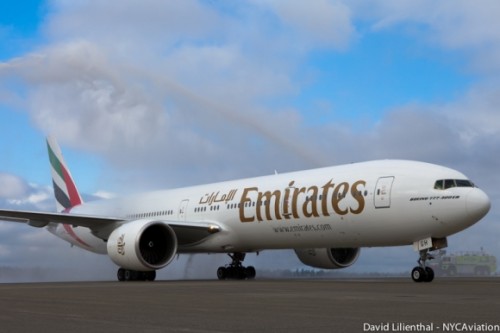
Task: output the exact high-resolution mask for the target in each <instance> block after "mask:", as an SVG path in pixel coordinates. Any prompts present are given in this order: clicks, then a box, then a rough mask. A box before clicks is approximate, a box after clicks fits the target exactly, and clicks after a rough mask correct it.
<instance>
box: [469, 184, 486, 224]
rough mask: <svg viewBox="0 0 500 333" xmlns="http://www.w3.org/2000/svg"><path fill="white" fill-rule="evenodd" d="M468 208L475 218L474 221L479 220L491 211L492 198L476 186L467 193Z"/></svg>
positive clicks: (471, 215) (470, 214)
mask: <svg viewBox="0 0 500 333" xmlns="http://www.w3.org/2000/svg"><path fill="white" fill-rule="evenodd" d="M466 208H467V214H468V215H469V216H470V217H471V218H472V219H474V222H477V221H479V220H480V219H482V218H483V217H484V216H485V215H486V214H487V213H488V212H489V210H490V208H491V203H490V198H488V196H487V195H486V193H484V192H483V191H482V190H480V189H478V188H474V189H473V190H472V191H470V192H469V194H467V198H466Z"/></svg>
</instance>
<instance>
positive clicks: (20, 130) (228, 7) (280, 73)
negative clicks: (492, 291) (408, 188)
mask: <svg viewBox="0 0 500 333" xmlns="http://www.w3.org/2000/svg"><path fill="white" fill-rule="evenodd" d="M499 14H500V5H499V4H498V3H497V2H496V1H484V2H482V3H481V6H477V5H474V4H473V3H471V2H469V1H452V0H448V1H441V2H439V3H438V4H436V3H434V2H433V1H405V2H394V1H356V0H353V1H333V0H332V1H330V0H316V1H312V2H307V3H304V2H299V1H278V0H271V1H260V0H251V1H241V2H237V3H235V2H232V1H220V2H216V3H215V2H212V1H202V0H200V1H197V0H188V1H183V2H181V3H178V2H174V1H172V2H169V1H159V0H147V1H133V0H126V1H122V2H120V4H119V5H118V4H115V3H110V2H107V1H104V0H95V1H75V2H71V1H63V0H53V1H22V2H7V3H5V4H4V3H2V4H1V5H0V39H1V40H2V42H1V43H0V138H1V139H2V140H0V153H1V156H2V158H1V163H0V183H2V182H3V188H4V189H3V190H2V191H0V204H2V205H3V206H6V207H12V206H14V207H19V206H20V205H22V207H29V208H31V209H52V207H53V203H52V202H51V198H50V195H51V193H50V185H51V182H50V178H49V169H48V165H47V160H46V152H45V142H44V137H45V135H46V134H48V133H51V134H53V135H55V136H56V137H57V138H58V139H59V141H60V143H61V146H62V148H63V151H64V154H65V157H66V160H67V161H68V164H69V165H70V167H71V170H72V173H73V175H74V177H75V179H76V180H77V183H78V185H79V187H80V189H81V190H82V191H83V192H85V193H87V195H96V194H97V195H104V194H105V193H109V192H110V193H115V194H116V193H126V192H137V191H142V190H149V189H157V188H164V187H178V186H185V185H192V184H198V183H208V182H213V181H219V180H227V179H233V178H239V177H247V176H257V175H263V174H269V173H271V172H274V170H278V171H281V172H284V171H291V170H298V169H304V168H310V167H316V166H324V165H329V164H340V163H348V162H352V161H361V160H369V159H378V158H406V159H415V160H423V161H428V162H433V163H439V164H443V165H446V166H449V167H452V168H456V169H458V170H460V171H463V172H464V173H466V174H467V175H469V176H470V177H471V178H472V179H473V180H474V181H475V182H476V183H477V184H479V185H480V186H481V187H483V188H485V190H486V191H487V192H488V193H489V195H490V196H491V197H492V200H493V207H495V202H497V200H498V197H499V194H498V188H499V186H498V185H500V184H498V183H499V181H498V180H497V179H496V178H495V177H494V176H493V175H495V174H496V173H497V170H498V168H499V167H500V160H499V159H498V158H497V155H498V147H500V115H499V112H498V110H499V109H500V108H499V106H500V105H499V104H500V99H499V98H498V97H497V96H500V94H499V91H498V90H499V88H500V76H499V73H500V60H498V59H500V57H499V56H498V55H500V23H499V22H498V19H497V17H498V15H499ZM14 180H15V181H14ZM7 185H9V186H7ZM34 194H36V195H34ZM14 199H15V200H14ZM13 202H15V203H13ZM16 205H17V206H16ZM499 215H500V214H499V212H498V211H496V210H495V208H494V209H493V210H492V212H491V213H490V215H489V216H488V217H487V218H486V220H485V221H484V222H481V223H480V224H479V225H478V226H475V227H474V228H472V229H470V231H467V232H466V233H464V235H460V236H456V237H461V238H458V241H457V242H451V244H460V246H458V247H456V248H454V249H459V250H467V249H477V248H479V246H484V247H485V248H487V249H490V250H491V251H492V252H495V253H497V254H498V255H500V244H498V241H496V238H494V237H492V236H491V235H494V234H495V233H496V232H497V231H499V230H498V227H497V226H496V224H495V223H494V222H496V221H498V217H499ZM21 227H23V226H21ZM0 230H1V228H0ZM9 230H10V229H9ZM15 230H16V232H17V233H16V235H19V237H22V235H23V230H25V229H15ZM9 232H11V231H9ZM30 232H31V231H30ZM36 232H38V231H33V235H34V236H33V237H35V238H36V237H39V238H36V239H39V240H40V242H41V244H45V243H43V242H45V241H46V239H45V238H44V237H45V236H38V234H37V233H36ZM3 237H9V234H8V233H5V234H2V233H1V232H0V239H3ZM23 237H24V236H23ZM497 238H498V237H497ZM20 242H21V241H20ZM47 242H49V241H47ZM0 243H1V242H0ZM49 243H50V242H49ZM50 244H52V243H50ZM9 246H10V245H9V244H5V245H3V247H0V262H1V260H7V259H6V258H7V257H8V258H10V255H9V254H10V253H12V252H13V251H14V250H13V249H12V248H11V247H9ZM452 246H457V245H452ZM452 249H453V248H452ZM54 251H56V250H54ZM375 251H383V250H375ZM388 251H395V252H394V253H399V252H398V249H393V250H388ZM21 252H22V251H21ZM56 252H57V251H56ZM59 252H60V251H59ZM2 253H4V255H3V257H2ZM373 253H374V252H368V254H367V255H366V256H365V257H364V258H365V259H363V256H362V257H361V259H360V264H361V266H362V267H367V266H369V265H370V262H371V261H370V260H371V258H373V257H375V256H376V254H373ZM404 253H405V254H404V255H402V256H403V257H402V259H406V256H411V251H410V254H408V253H407V252H404ZM396 256H397V255H396ZM20 257H21V258H22V259H19V260H20V262H21V263H24V265H26V266H28V265H29V263H30V262H31V261H30V260H31V259H30V258H31V257H30V255H28V253H24V252H23V254H22V255H20ZM64 260H67V258H66V257H65V258H61V261H64ZM89 260H90V261H92V260H93V259H89ZM363 260H364V261H363ZM37 261H38V262H39V261H40V260H37ZM400 261H404V260H401V258H400ZM411 262H413V260H412V261H411ZM386 264H387V265H386V267H390V263H386ZM103 265H104V264H103ZM106 267H107V266H106Z"/></svg>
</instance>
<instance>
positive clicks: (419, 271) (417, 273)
mask: <svg viewBox="0 0 500 333" xmlns="http://www.w3.org/2000/svg"><path fill="white" fill-rule="evenodd" d="M411 278H412V279H413V281H415V282H422V281H424V280H425V279H426V278H427V273H426V271H425V270H424V269H423V268H422V267H418V266H417V267H414V268H413V269H412V271H411Z"/></svg>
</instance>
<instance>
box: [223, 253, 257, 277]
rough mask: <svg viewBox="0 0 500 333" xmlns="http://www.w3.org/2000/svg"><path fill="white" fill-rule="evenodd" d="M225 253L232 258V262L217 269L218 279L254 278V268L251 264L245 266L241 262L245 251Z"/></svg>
mask: <svg viewBox="0 0 500 333" xmlns="http://www.w3.org/2000/svg"><path fill="white" fill-rule="evenodd" d="M227 255H228V256H229V257H230V258H231V259H232V262H231V263H230V264H229V265H226V266H221V267H219V268H218V269H217V277H218V278H219V280H245V279H249V280H250V279H254V278H255V268H254V267H253V266H248V267H245V266H243V265H242V264H241V263H242V262H243V260H244V259H245V253H241V252H236V253H233V254H230V253H228V254H227Z"/></svg>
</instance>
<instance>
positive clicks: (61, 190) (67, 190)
mask: <svg viewBox="0 0 500 333" xmlns="http://www.w3.org/2000/svg"><path fill="white" fill-rule="evenodd" d="M47 149H48V150H49V160H50V169H51V173H52V184H53V186H54V196H55V198H56V204H57V211H58V212H63V211H65V210H69V209H70V208H72V207H74V206H77V205H80V204H81V203H83V200H82V197H81V196H80V193H79V192H78V189H77V188H76V185H75V182H74V181H73V177H71V173H70V172H69V169H68V167H67V165H66V163H65V162H64V159H63V156H62V153H61V148H59V145H58V144H57V141H56V140H55V138H53V137H51V136H49V137H47Z"/></svg>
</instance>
